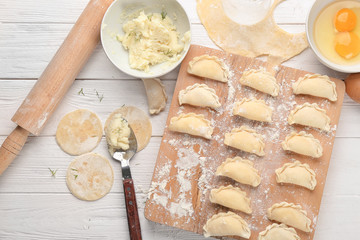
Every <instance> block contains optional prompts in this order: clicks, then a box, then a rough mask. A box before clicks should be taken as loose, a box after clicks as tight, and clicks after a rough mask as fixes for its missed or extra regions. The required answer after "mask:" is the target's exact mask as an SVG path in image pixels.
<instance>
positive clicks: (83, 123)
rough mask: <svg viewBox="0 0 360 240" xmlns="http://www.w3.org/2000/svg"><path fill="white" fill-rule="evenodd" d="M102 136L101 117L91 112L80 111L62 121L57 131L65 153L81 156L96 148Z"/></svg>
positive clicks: (60, 144)
mask: <svg viewBox="0 0 360 240" xmlns="http://www.w3.org/2000/svg"><path fill="white" fill-rule="evenodd" d="M102 134H103V131H102V124H101V121H100V119H99V117H98V116H97V115H96V114H95V113H93V112H91V111H89V110H86V109H79V110H76V111H73V112H70V113H68V114H66V115H65V116H64V117H63V118H62V119H61V121H60V123H59V125H58V128H57V131H56V141H57V143H58V144H59V146H60V148H61V149H62V150H63V151H64V152H66V153H68V154H71V155H81V154H84V153H87V152H91V151H92V150H93V149H94V148H96V146H97V145H98V144H99V142H100V140H101V137H102Z"/></svg>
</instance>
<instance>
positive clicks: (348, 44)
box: [335, 32, 360, 59]
mask: <svg viewBox="0 0 360 240" xmlns="http://www.w3.org/2000/svg"><path fill="white" fill-rule="evenodd" d="M335 50H336V52H337V53H338V54H339V55H340V56H341V57H343V58H345V59H350V58H353V57H355V56H357V55H358V54H359V53H360V38H359V37H358V35H356V33H353V32H340V33H338V34H337V35H336V36H335Z"/></svg>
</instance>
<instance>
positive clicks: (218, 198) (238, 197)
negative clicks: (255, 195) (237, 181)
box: [210, 185, 252, 214]
mask: <svg viewBox="0 0 360 240" xmlns="http://www.w3.org/2000/svg"><path fill="white" fill-rule="evenodd" d="M210 202H212V203H217V204H219V205H222V206H224V207H228V208H232V209H235V210H239V211H242V212H244V213H247V214H251V213H252V210H251V206H250V198H248V197H247V196H246V192H244V191H242V190H241V189H240V188H238V187H233V186H232V185H228V186H226V187H224V186H221V187H220V188H214V189H212V190H211V192H210Z"/></svg>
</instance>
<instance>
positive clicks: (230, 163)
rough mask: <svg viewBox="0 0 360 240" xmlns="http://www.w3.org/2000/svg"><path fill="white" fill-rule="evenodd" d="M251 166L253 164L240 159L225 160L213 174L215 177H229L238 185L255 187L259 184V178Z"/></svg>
mask: <svg viewBox="0 0 360 240" xmlns="http://www.w3.org/2000/svg"><path fill="white" fill-rule="evenodd" d="M253 166H254V163H253V162H251V161H249V160H246V159H242V158H241V157H235V158H227V159H226V161H225V162H223V163H222V164H221V165H220V166H219V167H218V168H217V169H216V173H215V174H216V176H225V177H229V178H231V179H233V180H235V181H237V182H239V183H242V184H247V185H250V186H253V187H257V186H259V184H260V182H261V177H260V175H259V172H258V170H256V169H255V168H254V167H253Z"/></svg>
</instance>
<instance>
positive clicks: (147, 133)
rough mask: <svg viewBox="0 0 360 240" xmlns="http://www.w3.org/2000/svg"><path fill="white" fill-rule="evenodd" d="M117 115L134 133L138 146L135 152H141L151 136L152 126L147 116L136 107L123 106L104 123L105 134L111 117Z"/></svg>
mask: <svg viewBox="0 0 360 240" xmlns="http://www.w3.org/2000/svg"><path fill="white" fill-rule="evenodd" d="M118 113H120V114H121V115H122V117H123V118H125V119H126V120H127V121H128V123H129V125H130V127H131V129H132V130H133V131H134V134H135V137H136V141H137V146H138V149H137V152H139V151H141V150H143V149H144V148H145V147H146V145H147V144H148V143H149V141H150V138H151V134H152V126H151V122H150V118H149V116H148V115H147V114H146V113H145V112H144V111H142V110H141V109H139V108H137V107H133V106H123V107H121V108H119V109H116V110H115V111H114V112H112V113H111V114H110V116H109V117H108V119H107V120H106V122H105V132H106V128H107V127H108V126H109V124H110V121H111V119H112V117H113V116H114V115H116V114H118Z"/></svg>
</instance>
